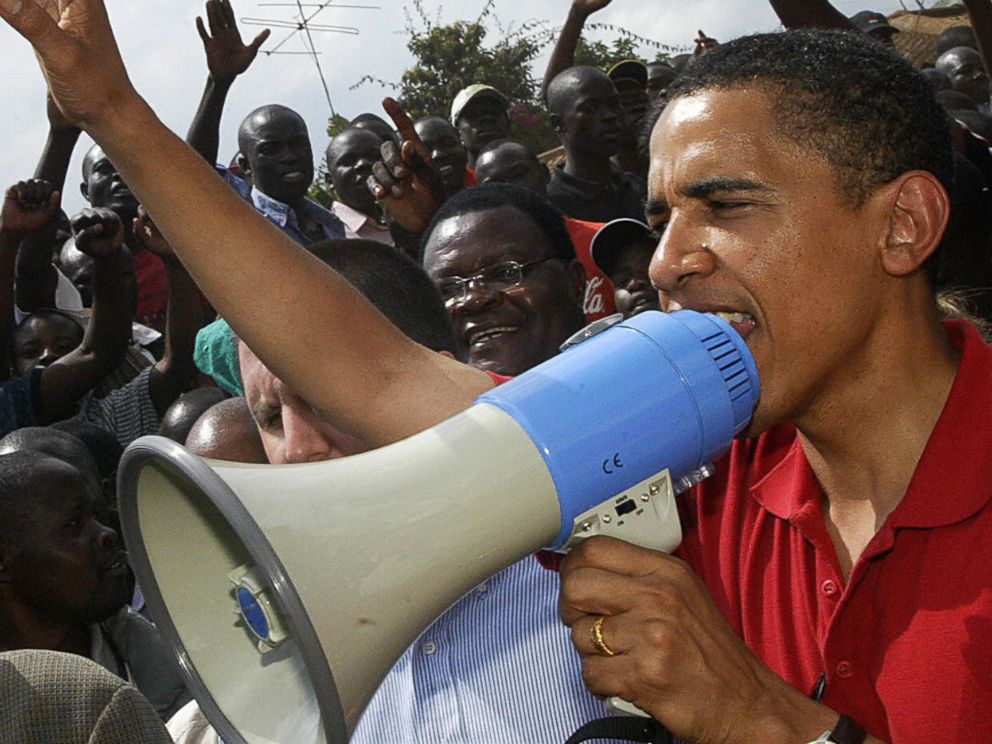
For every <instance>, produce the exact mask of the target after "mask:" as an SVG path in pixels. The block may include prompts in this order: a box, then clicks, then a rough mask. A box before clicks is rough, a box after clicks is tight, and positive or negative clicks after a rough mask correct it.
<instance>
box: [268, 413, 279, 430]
mask: <svg viewBox="0 0 992 744" xmlns="http://www.w3.org/2000/svg"><path fill="white" fill-rule="evenodd" d="M281 426H282V412H278V413H273V414H272V415H271V416H268V417H267V418H266V419H265V429H266V430H267V431H272V430H273V429H278V428H280V427H281Z"/></svg>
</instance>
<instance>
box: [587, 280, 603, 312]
mask: <svg viewBox="0 0 992 744" xmlns="http://www.w3.org/2000/svg"><path fill="white" fill-rule="evenodd" d="M604 285H605V282H604V281H603V277H601V276H594V277H592V278H591V279H589V281H587V282H586V296H585V298H584V299H583V301H582V312H584V313H585V314H586V315H595V314H596V313H603V312H606V306H605V305H604V304H603V292H604V291H605V290H606V287H605V286H604Z"/></svg>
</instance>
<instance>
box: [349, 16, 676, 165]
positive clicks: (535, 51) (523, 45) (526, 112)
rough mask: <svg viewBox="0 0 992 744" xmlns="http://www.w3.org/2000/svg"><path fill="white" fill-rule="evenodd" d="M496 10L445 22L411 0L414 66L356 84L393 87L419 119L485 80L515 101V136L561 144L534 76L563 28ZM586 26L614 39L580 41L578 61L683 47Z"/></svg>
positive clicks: (441, 111) (540, 145)
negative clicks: (514, 20) (511, 19)
mask: <svg viewBox="0 0 992 744" xmlns="http://www.w3.org/2000/svg"><path fill="white" fill-rule="evenodd" d="M494 7H495V0H488V2H487V3H486V4H485V6H484V7H483V9H482V12H481V13H480V14H479V17H478V18H476V19H475V20H474V21H464V20H460V21H454V22H452V23H447V24H442V23H441V22H440V19H439V18H431V17H430V16H429V15H428V13H427V12H426V10H425V8H424V5H423V0H412V8H413V11H412V14H411V10H410V8H405V9H404V10H405V12H406V33H407V34H408V37H409V38H408V41H407V45H406V46H407V49H409V50H410V53H411V54H412V55H413V58H414V60H415V64H414V65H413V66H411V67H409V68H408V69H407V70H406V71H405V72H404V73H403V76H402V78H401V79H400V81H399V83H390V82H387V81H384V80H379V79H377V78H374V77H372V76H368V75H367V76H365V77H363V78H362V79H361V80H359V81H358V82H357V83H356V84H355V87H357V86H359V85H363V84H366V83H376V84H379V85H382V86H383V87H385V88H389V89H391V90H393V91H394V95H395V96H396V98H398V99H399V101H400V102H401V103H402V104H403V107H404V108H405V109H406V111H407V113H408V114H409V115H410V118H412V119H414V120H416V119H418V118H420V117H422V116H427V115H435V116H443V117H444V118H447V117H448V112H449V111H450V109H451V101H452V100H453V99H454V97H455V95H456V94H457V93H458V91H460V90H461V89H462V88H465V87H467V86H469V85H471V84H473V83H486V84H488V85H492V86H493V87H495V88H497V89H499V90H500V91H502V92H503V93H504V94H505V95H506V96H507V98H509V99H510V102H511V106H510V110H509V115H510V123H511V129H510V134H511V136H512V137H515V138H516V139H519V140H521V141H523V142H526V143H527V144H529V145H530V146H531V147H532V148H533V149H534V150H536V151H537V152H543V151H544V150H547V149H550V148H552V147H555V146H556V145H557V144H558V139H557V137H556V135H555V133H554V132H553V130H552V129H551V126H550V124H549V123H548V115H547V112H546V111H545V109H544V107H543V105H542V104H541V102H540V100H539V92H540V82H539V78H538V77H537V76H535V73H534V63H535V62H536V60H537V57H538V56H539V55H540V54H541V52H542V51H543V50H544V49H545V48H546V47H548V46H549V45H551V44H552V43H553V42H554V40H555V38H556V37H557V33H558V29H557V28H553V27H550V26H548V25H547V24H546V23H544V22H542V21H531V22H528V23H525V24H522V25H520V26H519V27H516V28H512V27H511V28H504V27H503V26H502V24H501V23H500V22H499V19H498V18H497V17H496V15H495V12H494ZM438 13H440V10H439V11H438ZM487 24H489V25H487ZM490 25H491V26H494V27H495V29H496V31H497V32H498V39H497V40H496V41H495V42H492V43H490V44H489V45H488V46H487V45H486V42H487V41H490V40H491V37H490ZM587 29H595V30H601V31H603V30H605V31H607V32H609V33H612V34H614V36H615V38H614V39H613V40H612V41H611V42H610V43H604V42H601V41H596V42H588V41H586V40H585V39H583V40H582V41H580V43H579V48H578V50H577V54H576V62H577V64H588V65H593V66H595V67H599V68H601V69H603V70H606V69H608V68H609V67H610V66H611V65H612V64H613V63H614V62H617V61H619V60H621V59H643V57H641V56H640V55H639V54H638V50H639V49H640V48H641V47H644V46H649V47H654V48H655V49H656V50H657V53H658V57H659V58H663V57H664V55H666V54H667V53H668V52H671V51H677V50H674V49H672V48H670V47H666V46H665V45H663V44H659V43H658V42H656V41H653V40H651V39H645V38H643V37H640V36H637V35H635V34H632V33H631V32H630V31H628V30H626V29H623V28H618V27H614V26H609V25H605V24H589V25H588V26H587ZM493 36H497V34H493Z"/></svg>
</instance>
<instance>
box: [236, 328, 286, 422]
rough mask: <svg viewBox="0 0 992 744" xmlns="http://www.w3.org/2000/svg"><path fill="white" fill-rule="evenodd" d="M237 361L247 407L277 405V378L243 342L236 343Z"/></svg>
mask: <svg viewBox="0 0 992 744" xmlns="http://www.w3.org/2000/svg"><path fill="white" fill-rule="evenodd" d="M238 361H239V366H240V368H241V381H242V383H243V384H244V389H245V399H246V400H247V401H248V406H249V408H251V409H252V411H254V410H255V409H256V406H260V405H267V406H276V407H278V405H279V398H280V390H281V387H282V384H281V381H280V380H279V378H278V377H276V376H275V375H274V374H273V373H272V370H270V369H269V368H268V367H266V366H265V364H264V363H263V362H262V360H261V359H259V358H258V357H257V356H255V352H253V351H252V350H251V349H249V348H248V346H247V345H246V344H244V343H240V344H238Z"/></svg>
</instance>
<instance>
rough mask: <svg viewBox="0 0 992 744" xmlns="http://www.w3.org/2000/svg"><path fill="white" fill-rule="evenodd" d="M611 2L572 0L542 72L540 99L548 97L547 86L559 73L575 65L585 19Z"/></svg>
mask: <svg viewBox="0 0 992 744" xmlns="http://www.w3.org/2000/svg"><path fill="white" fill-rule="evenodd" d="M611 2H612V0H572V5H571V7H569V9H568V16H566V18H565V25H563V26H562V27H561V31H560V32H559V33H558V41H556V42H555V48H554V49H553V50H552V52H551V59H549V60H548V67H547V69H545V71H544V80H543V81H542V82H541V99H542V100H544V99H546V98H547V96H548V86H549V85H551V81H552V80H554V79H555V76H557V75H558V73H559V72H563V71H565V70H567V69H568V68H569V67H572V66H573V65H574V64H575V50H576V48H578V46H579V39H580V38H581V37H582V28H583V27H584V26H585V25H586V19H587V18H588V17H589V16H591V15H592V14H593V13H595V12H596V11H597V10H601V9H602V8H605V7H606V6H607V5H609V4H610V3H611Z"/></svg>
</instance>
